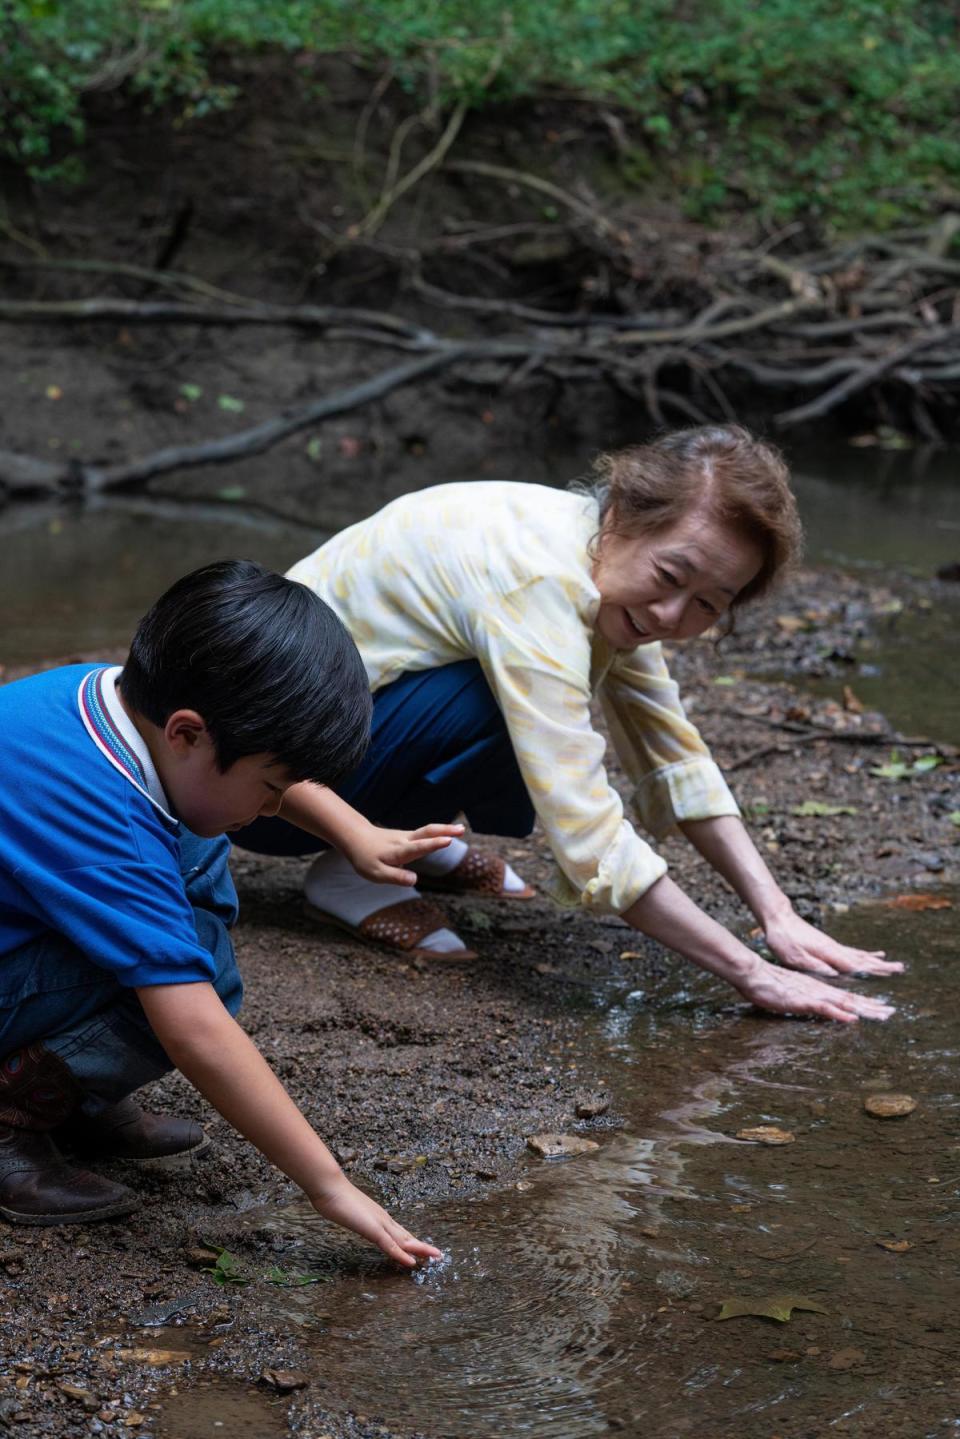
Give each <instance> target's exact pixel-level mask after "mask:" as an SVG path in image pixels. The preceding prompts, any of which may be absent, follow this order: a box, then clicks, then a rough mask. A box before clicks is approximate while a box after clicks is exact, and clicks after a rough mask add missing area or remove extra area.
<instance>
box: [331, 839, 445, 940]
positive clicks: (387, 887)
mask: <svg viewBox="0 0 960 1439" xmlns="http://www.w3.org/2000/svg"><path fill="white" fill-rule="evenodd" d="M304 892H305V893H306V896H307V900H308V902H309V903H310V904H312V905H314V906H315V907H316V908H317V909H322V910H324V911H325V912H326V913H327V914H332V915H333V916H334V917H335V918H336V919H342V920H343V922H344V924H360V922H361V921H362V920H364V919H366V918H367V915H369V914H374V913H375V912H376V911H377V910H379V909H386V907H387V905H388V904H399V903H400V902H401V901H403V900H410V899H420V897H421V896H420V893H419V891H418V890H416V889H411V888H410V887H409V885H405V884H374V882H373V881H372V880H370V879H364V878H363V876H362V875H359V874H357V871H356V870H355V869H354V867H353V865H352V864H351V863H350V861H349V860H347V859H345V858H344V856H343V855H342V854H341V853H340V852H339V850H336V849H328V850H324V852H323V853H322V854H318V855H317V857H316V859H315V860H314V861H313V864H311V866H310V868H309V869H308V870H307V875H306V879H305V880H304ZM418 948H420V949H435V950H437V952H438V953H441V954H451V953H455V952H456V951H457V950H458V949H466V945H465V944H464V942H463V940H462V939H460V937H459V935H456V934H454V932H453V930H452V929H435V930H434V931H433V933H432V934H428V935H425V936H424V938H423V939H421V940H420V942H419V945H418Z"/></svg>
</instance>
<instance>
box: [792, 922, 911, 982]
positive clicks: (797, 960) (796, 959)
mask: <svg viewBox="0 0 960 1439" xmlns="http://www.w3.org/2000/svg"><path fill="white" fill-rule="evenodd" d="M764 932H765V936H766V941H767V944H768V945H769V947H770V950H771V953H773V954H775V955H776V957H777V959H778V960H779V961H780V963H781V964H785V965H786V966H787V968H788V969H802V970H804V971H806V973H807V974H823V975H835V974H902V973H903V965H902V964H899V963H897V962H895V961H893V960H887V959H884V957H883V954H884V952H883V950H882V949H881V950H866V949H851V948H850V947H849V946H848V945H846V944H840V943H838V941H837V940H835V939H831V938H830V936H829V935H828V934H824V933H823V932H822V931H821V930H819V929H816V928H815V927H814V925H812V924H808V923H807V921H806V920H805V919H801V918H800V916H799V915H798V914H796V913H794V912H793V911H790V912H789V913H787V914H784V915H782V916H780V917H778V918H777V919H776V920H775V921H771V922H770V923H768V924H767V926H766V928H765V931H764Z"/></svg>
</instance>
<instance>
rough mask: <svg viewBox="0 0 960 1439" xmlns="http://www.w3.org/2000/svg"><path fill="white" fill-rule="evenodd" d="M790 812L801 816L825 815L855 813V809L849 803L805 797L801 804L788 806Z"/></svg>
mask: <svg viewBox="0 0 960 1439" xmlns="http://www.w3.org/2000/svg"><path fill="white" fill-rule="evenodd" d="M790 813H791V814H799V815H801V816H804V817H806V816H808V815H810V816H813V815H818V816H819V815H823V816H825V817H828V816H831V815H835V814H856V813H857V811H856V810H855V809H854V807H853V805H850V804H825V803H824V802H823V800H819V799H805V800H804V802H803V804H795V805H791V807H790Z"/></svg>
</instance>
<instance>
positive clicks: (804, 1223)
mask: <svg viewBox="0 0 960 1439" xmlns="http://www.w3.org/2000/svg"><path fill="white" fill-rule="evenodd" d="M953 899H954V901H960V895H958V894H954V895H953ZM956 914H957V911H956V910H942V911H936V912H931V913H926V914H908V913H902V912H898V911H895V910H891V909H889V908H885V907H883V906H880V905H871V906H864V907H862V908H860V909H858V910H856V911H854V912H851V913H850V914H849V915H846V916H837V918H836V922H835V924H834V926H833V928H834V931H835V932H837V933H838V934H840V935H841V936H842V937H845V938H848V939H850V940H853V941H855V942H857V943H859V944H862V945H867V946H869V947H874V946H879V945H881V944H882V945H884V946H885V947H886V948H887V950H888V952H889V953H890V954H891V956H892V957H897V958H902V959H903V960H904V961H905V962H906V963H907V964H908V966H909V968H908V972H907V973H906V974H905V975H904V976H901V977H897V978H895V979H891V980H890V981H889V982H888V983H884V984H883V985H876V984H874V985H873V986H872V987H873V988H874V989H875V990H877V991H878V992H880V991H883V992H886V993H888V994H890V995H891V997H893V998H894V999H895V1002H896V1003H897V1004H898V1006H899V1008H898V1012H897V1014H896V1016H895V1017H894V1018H893V1019H892V1020H891V1021H890V1022H889V1023H887V1024H885V1025H866V1024H863V1025H860V1026H851V1027H850V1028H841V1027H839V1026H827V1025H823V1024H816V1023H793V1022H785V1021H776V1020H771V1019H769V1018H762V1017H757V1016H754V1015H752V1014H749V1013H746V1012H744V1011H743V1010H742V1009H738V1008H736V1007H735V1006H728V1007H726V1008H725V1007H724V1000H723V996H722V995H721V994H720V991H719V990H718V988H717V987H716V986H715V985H713V984H712V982H711V981H709V980H707V979H703V980H702V981H701V980H700V979H699V977H697V978H695V980H694V982H693V984H692V985H690V987H689V988H687V989H678V988H677V987H676V983H675V981H674V983H673V985H671V984H669V983H667V982H663V985H662V988H661V989H659V990H657V991H651V992H649V993H646V994H644V993H641V992H639V991H633V992H629V993H623V992H598V993H595V994H593V995H592V997H591V1001H590V1002H589V1003H584V1002H582V1001H581V1003H582V1006H583V1007H582V1025H581V1028H580V1034H579V1041H578V1042H577V1043H576V1046H575V1049H573V1050H571V1051H569V1055H568V1056H567V1057H565V1059H564V1060H563V1061H560V1060H558V1061H557V1062H558V1063H559V1062H569V1063H576V1064H578V1065H579V1066H580V1068H581V1070H590V1071H592V1072H594V1073H596V1074H598V1075H599V1076H602V1078H603V1079H604V1080H605V1081H606V1084H607V1086H608V1088H609V1090H610V1092H611V1095H612V1096H613V1108H612V1110H611V1115H608V1116H607V1117H606V1118H605V1119H604V1120H602V1121H600V1122H598V1123H594V1124H592V1125H591V1124H582V1123H581V1124H579V1125H577V1126H576V1127H577V1128H578V1129H579V1130H580V1132H582V1133H584V1134H589V1135H592V1136H593V1138H594V1139H596V1140H597V1142H598V1143H599V1146H600V1147H599V1149H598V1150H597V1151H596V1152H595V1153H591V1154H587V1155H584V1156H581V1157H577V1158H574V1159H568V1160H559V1161H550V1162H544V1161H542V1160H538V1159H535V1158H533V1157H532V1156H531V1157H530V1158H529V1160H528V1161H527V1162H526V1163H525V1164H524V1165H522V1166H521V1173H520V1175H519V1177H518V1179H517V1182H516V1184H515V1186H514V1187H513V1188H512V1189H509V1190H507V1191H505V1192H500V1193H497V1194H495V1195H493V1196H491V1197H486V1198H484V1197H479V1198H474V1199H472V1200H466V1201H460V1202H446V1203H444V1204H442V1205H438V1206H435V1207H429V1206H425V1207H424V1208H422V1209H421V1210H419V1211H418V1212H416V1213H415V1214H410V1215H408V1216H406V1217H407V1218H408V1220H409V1222H410V1223H412V1224H414V1226H415V1228H416V1229H417V1231H418V1232H420V1233H425V1234H428V1235H429V1236H430V1237H431V1238H432V1239H434V1240H435V1242H437V1243H438V1244H439V1245H441V1246H442V1247H443V1248H444V1249H445V1252H446V1256H445V1258H444V1259H443V1261H441V1262H438V1263H435V1264H433V1265H431V1266H429V1267H428V1268H427V1269H426V1270H424V1271H423V1272H421V1273H420V1274H418V1275H417V1276H416V1278H415V1279H413V1280H411V1279H410V1278H408V1277H406V1276H403V1275H398V1274H394V1273H389V1272H387V1270H386V1269H385V1267H384V1266H383V1265H382V1264H381V1263H380V1262H379V1260H378V1259H377V1257H376V1256H375V1255H369V1254H368V1253H366V1252H364V1251H361V1250H360V1249H359V1248H358V1247H357V1246H356V1245H355V1244H353V1243H352V1242H351V1241H350V1240H349V1239H346V1238H344V1239H341V1238H340V1236H339V1234H337V1233H335V1232H334V1231H332V1230H331V1229H330V1227H329V1226H327V1225H325V1224H323V1223H322V1222H320V1221H318V1220H317V1219H316V1218H315V1217H314V1216H313V1215H312V1211H310V1210H309V1209H308V1208H307V1207H306V1206H305V1205H304V1206H300V1205H293V1206H291V1207H289V1208H287V1209H285V1210H281V1211H277V1210H270V1211H260V1212H257V1211H253V1212H251V1214H250V1216H249V1218H250V1224H251V1226H252V1227H253V1228H255V1229H257V1230H258V1231H263V1230H264V1229H268V1230H270V1231H271V1232H272V1233H273V1234H274V1235H275V1236H276V1237H278V1238H282V1240H283V1248H282V1255H281V1257H280V1261H279V1262H281V1263H282V1264H283V1265H284V1267H285V1268H287V1269H288V1270H293V1271H300V1272H303V1271H314V1272H316V1271H320V1272H325V1273H326V1274H327V1276H328V1282H327V1283H324V1284H320V1285H317V1286H314V1287H311V1288H308V1289H301V1290H293V1291H280V1292H279V1293H278V1292H277V1291H271V1292H270V1293H265V1294H264V1297H263V1301H262V1303H263V1309H264V1317H265V1320H267V1319H268V1320H269V1322H270V1323H271V1324H273V1325H276V1324H277V1323H278V1322H280V1323H283V1322H284V1321H286V1322H287V1323H289V1324H291V1325H295V1326H296V1327H297V1329H298V1330H299V1332H300V1333H301V1335H302V1336H304V1337H305V1340H306V1342H307V1343H308V1345H309V1347H310V1348H311V1349H312V1350H313V1351H314V1353H315V1356H316V1359H317V1361H318V1368H319V1371H320V1374H321V1376H322V1378H321V1379H320V1381H319V1383H320V1393H321V1394H322V1400H323V1403H324V1404H325V1405H327V1404H329V1407H330V1408H332V1409H334V1410H340V1411H343V1410H350V1411H353V1412H359V1413H362V1414H364V1415H366V1416H367V1417H368V1418H371V1419H378V1420H379V1421H380V1422H382V1423H385V1424H387V1425H388V1426H389V1427H390V1429H391V1430H395V1429H396V1430H400V1431H406V1430H408V1429H416V1430H418V1431H423V1432H425V1433H426V1434H428V1435H430V1436H431V1439H440V1436H456V1439H488V1436H490V1435H492V1434H495V1433H498V1432H500V1433H505V1434H510V1435H526V1436H531V1439H538V1436H551V1439H581V1436H588V1435H593V1434H601V1433H605V1432H608V1431H610V1430H614V1429H619V1430H620V1431H621V1432H626V1433H629V1434H631V1435H637V1434H640V1433H651V1434H654V1435H670V1436H673V1435H680V1434H686V1433H703V1432H712V1433H723V1434H738V1435H741V1434H742V1435H754V1434H756V1435H764V1436H771V1435H774V1434H776V1435H780V1436H782V1437H783V1439H786V1436H794V1435H796V1436H800V1435H811V1434H816V1435H821V1434H830V1433H833V1432H838V1433H843V1432H847V1433H854V1434H858V1435H859V1434H864V1435H866V1434H869V1435H877V1436H881V1435H882V1436H884V1439H887V1436H893V1435H903V1436H904V1439H907V1436H909V1439H917V1436H920V1435H934V1434H942V1433H944V1432H947V1428H949V1430H950V1431H951V1432H952V1431H954V1430H955V1429H956V1428H958V1427H960V1388H958V1387H957V1364H956V1355H957V1353H958V1352H960V1315H958V1313H957V1309H956V1288H955V1273H956V1261H957V1259H958V1257H960V1231H958V1225H957V1221H958V1218H960V1182H958V1181H960V1164H958V1160H960V1123H958V1121H960V1088H958V1077H957V1058H958V1042H957V1029H956V1018H955V1016H956V1012H957V1003H958V999H960V968H958V965H957V960H958V957H960V956H958V949H960V935H958V926H957V920H956ZM887 1090H894V1091H898V1092H907V1093H909V1094H910V1095H912V1096H913V1097H914V1098H915V1099H916V1100H917V1101H918V1107H917V1109H916V1111H915V1112H914V1113H913V1114H911V1115H909V1116H908V1117H907V1118H904V1119H899V1120H879V1119H874V1118H871V1117H870V1116H869V1115H868V1114H867V1113H866V1112H865V1110H864V1107H863V1102H864V1099H865V1097H867V1096H868V1095H870V1094H872V1093H875V1092H877V1091H887ZM759 1124H767V1125H776V1126H780V1127H781V1128H783V1129H786V1130H789V1131H791V1132H792V1133H793V1134H794V1135H795V1140H794V1142H793V1143H791V1144H786V1145H782V1146H780V1147H776V1148H773V1147H767V1146H763V1145H760V1144H756V1143H745V1142H742V1141H738V1140H737V1139H736V1138H734V1135H735V1134H736V1132H737V1131H738V1130H740V1129H742V1128H745V1127H748V1126H754V1125H759ZM903 1241H906V1247H905V1248H904V1249H903V1252H896V1251H890V1250H887V1249H884V1248H883V1247H882V1243H883V1242H894V1243H898V1244H902V1243H903ZM783 1294H789V1295H792V1296H795V1297H796V1296H799V1297H801V1298H803V1299H809V1300H811V1301H813V1302H814V1303H816V1304H818V1305H820V1306H821V1307H822V1308H823V1309H824V1310H825V1311H826V1313H822V1314H821V1313H817V1312H803V1311H795V1312H794V1315H793V1318H792V1320H791V1321H790V1322H789V1323H786V1324H780V1323H777V1322H776V1321H774V1320H771V1319H769V1318H762V1317H741V1318H735V1319H730V1320H725V1321H718V1320H717V1319H716V1314H717V1309H718V1305H719V1304H720V1303H722V1302H723V1301H724V1300H727V1299H730V1298H733V1297H736V1298H747V1299H756V1300H760V1301H762V1300H763V1299H765V1298H769V1297H770V1296H772V1295H783ZM154 1332H155V1333H157V1331H154ZM168 1332H169V1333H171V1334H173V1333H175V1331H168ZM157 1338H158V1342H163V1341H162V1340H161V1338H160V1334H159V1333H158V1334H157ZM170 1342H171V1343H175V1342H176V1340H175V1339H174V1338H171V1340H170ZM314 1392H315V1393H316V1392H317V1391H316V1389H315V1390H314ZM179 1402H180V1404H181V1405H182V1404H183V1402H184V1401H183V1396H182V1395H181V1397H180V1399H179ZM160 1432H161V1434H163V1433H165V1432H166V1431H165V1430H164V1428H163V1418H162V1417H161V1428H160ZM169 1432H170V1433H171V1434H173V1432H174V1430H173V1429H171V1430H170V1431H169ZM194 1432H199V1431H194ZM204 1432H206V1431H204Z"/></svg>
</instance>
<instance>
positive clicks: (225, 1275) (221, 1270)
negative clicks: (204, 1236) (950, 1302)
mask: <svg viewBox="0 0 960 1439" xmlns="http://www.w3.org/2000/svg"><path fill="white" fill-rule="evenodd" d="M211 1247H212V1248H215V1249H217V1250H218V1251H219V1252H218V1254H217V1262H216V1264H212V1265H210V1266H209V1267H208V1268H206V1269H204V1271H203V1272H204V1274H209V1275H211V1277H212V1278H213V1282H214V1284H221V1285H224V1286H226V1285H228V1284H250V1283H251V1279H250V1276H249V1275H248V1274H244V1273H243V1272H242V1270H241V1268H240V1260H239V1259H238V1258H237V1256H236V1255H235V1254H231V1253H230V1250H229V1249H222V1248H221V1247H220V1245H213V1246H211Z"/></svg>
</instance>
